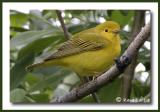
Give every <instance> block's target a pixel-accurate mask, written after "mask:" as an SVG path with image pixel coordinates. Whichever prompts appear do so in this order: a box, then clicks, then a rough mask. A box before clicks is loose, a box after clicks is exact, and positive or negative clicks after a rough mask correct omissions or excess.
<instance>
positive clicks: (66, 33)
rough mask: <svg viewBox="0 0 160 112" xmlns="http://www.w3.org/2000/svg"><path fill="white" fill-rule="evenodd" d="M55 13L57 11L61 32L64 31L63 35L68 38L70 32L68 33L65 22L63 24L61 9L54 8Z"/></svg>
mask: <svg viewBox="0 0 160 112" xmlns="http://www.w3.org/2000/svg"><path fill="white" fill-rule="evenodd" d="M56 13H57V16H58V19H59V21H60V23H61V27H62V29H63V32H64V37H65V38H66V39H67V40H68V39H69V38H70V34H69V32H68V30H67V28H66V26H65V24H64V20H63V18H62V14H61V11H60V10H56Z"/></svg>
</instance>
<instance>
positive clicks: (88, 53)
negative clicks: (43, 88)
mask: <svg viewBox="0 0 160 112" xmlns="http://www.w3.org/2000/svg"><path fill="white" fill-rule="evenodd" d="M119 30H120V26H119V25H118V24H117V23H116V22H113V21H107V22H105V23H103V24H100V25H98V26H96V27H94V28H91V29H88V30H85V31H82V32H80V33H77V34H75V35H73V37H72V39H70V40H68V41H67V42H65V43H63V44H62V45H61V47H59V49H57V52H55V53H53V54H52V55H51V56H50V57H47V58H46V59H45V60H44V61H42V62H40V63H36V64H32V65H30V66H28V67H27V70H29V71H31V70H33V69H35V68H44V67H49V66H62V67H65V68H68V69H71V70H73V71H74V72H76V73H77V74H78V75H79V76H94V75H96V74H99V73H102V72H104V71H105V70H107V69H108V68H109V67H110V66H111V65H112V64H113V63H114V59H115V58H116V57H117V56H118V55H119V54H120V51H121V47H120V37H119V34H118V32H119Z"/></svg>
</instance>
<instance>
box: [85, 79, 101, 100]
mask: <svg viewBox="0 0 160 112" xmlns="http://www.w3.org/2000/svg"><path fill="white" fill-rule="evenodd" d="M84 78H85V80H86V82H89V81H91V80H94V79H93V78H94V77H84ZM91 95H92V97H93V99H94V100H95V101H96V102H97V103H101V102H100V99H99V97H98V95H97V93H96V92H93V93H91Z"/></svg>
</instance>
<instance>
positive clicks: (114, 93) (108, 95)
mask: <svg viewBox="0 0 160 112" xmlns="http://www.w3.org/2000/svg"><path fill="white" fill-rule="evenodd" d="M120 85H121V79H119V78H118V79H115V80H114V81H113V82H112V83H110V84H108V85H107V86H104V87H103V88H101V89H100V90H98V91H97V92H96V93H97V95H98V97H99V99H100V101H101V102H102V103H103V102H105V103H106V102H109V103H114V102H116V98H117V97H119V96H120V92H121V87H120ZM80 102H83V103H84V102H87V103H93V102H95V101H94V100H93V98H92V96H87V97H85V98H83V99H82V100H80Z"/></svg>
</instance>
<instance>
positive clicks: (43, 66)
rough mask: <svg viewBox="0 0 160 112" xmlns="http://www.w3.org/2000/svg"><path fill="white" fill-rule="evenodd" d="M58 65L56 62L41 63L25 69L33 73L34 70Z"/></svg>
mask: <svg viewBox="0 0 160 112" xmlns="http://www.w3.org/2000/svg"><path fill="white" fill-rule="evenodd" d="M58 65H59V63H58V61H56V60H49V61H43V62H39V63H35V64H32V65H29V66H27V67H26V71H29V72H31V71H33V70H35V69H41V68H46V67H52V66H58Z"/></svg>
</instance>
